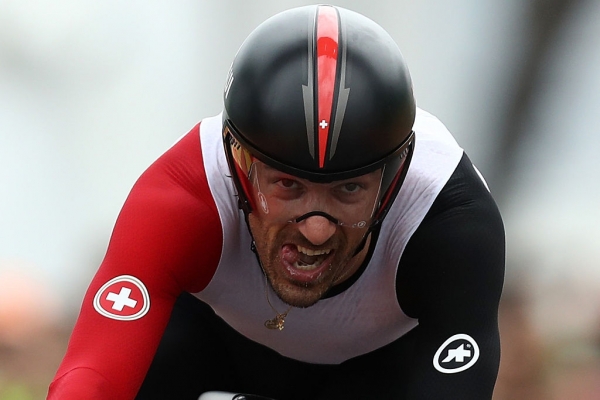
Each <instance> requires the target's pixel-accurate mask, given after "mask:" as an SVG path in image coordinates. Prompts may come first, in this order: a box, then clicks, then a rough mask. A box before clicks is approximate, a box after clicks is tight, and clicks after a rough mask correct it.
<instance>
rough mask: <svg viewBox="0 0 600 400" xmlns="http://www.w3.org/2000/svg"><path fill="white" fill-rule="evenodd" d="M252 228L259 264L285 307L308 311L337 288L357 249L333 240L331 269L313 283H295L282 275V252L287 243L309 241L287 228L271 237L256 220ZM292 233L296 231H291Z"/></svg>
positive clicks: (336, 238) (252, 221) (272, 234)
mask: <svg viewBox="0 0 600 400" xmlns="http://www.w3.org/2000/svg"><path fill="white" fill-rule="evenodd" d="M249 222H250V227H251V231H252V233H253V236H254V240H255V246H256V252H257V255H258V258H259V262H260V264H261V267H262V269H263V272H264V274H265V275H266V277H267V281H268V282H269V285H270V286H271V288H272V289H273V291H274V292H275V294H276V295H277V297H279V299H280V300H281V301H283V302H284V303H286V304H288V305H290V306H293V307H297V308H307V307H310V306H312V305H314V304H316V303H317V302H318V301H319V300H321V299H322V298H323V296H325V295H326V294H327V292H328V291H329V289H331V287H333V286H334V284H335V283H336V280H337V278H338V277H339V276H340V275H341V274H342V273H343V272H344V267H345V266H346V265H348V263H349V261H350V260H351V259H352V257H353V255H354V249H352V251H351V250H349V249H348V247H349V246H348V242H347V240H344V239H342V238H340V237H339V236H338V237H334V238H332V242H333V243H332V244H331V246H332V247H333V248H334V249H335V250H334V251H335V252H336V254H334V258H333V260H332V262H331V265H330V266H329V268H328V269H327V270H326V271H325V272H324V273H323V275H322V276H321V277H320V278H318V279H317V280H315V281H314V282H308V283H303V282H294V281H290V280H289V279H288V278H287V277H285V276H284V275H285V272H283V271H282V269H284V268H285V267H283V262H282V260H281V258H280V255H279V253H280V249H281V247H282V246H283V244H284V243H298V244H303V242H305V241H306V240H303V239H302V238H301V237H298V236H297V234H295V233H291V231H290V232H286V228H283V229H282V230H280V231H278V232H276V233H271V234H269V232H268V231H266V230H265V229H264V228H263V227H262V226H261V224H260V222H259V221H257V220H256V219H253V218H250V219H249ZM290 229H293V228H291V227H290Z"/></svg>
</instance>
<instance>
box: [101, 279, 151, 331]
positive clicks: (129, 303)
mask: <svg viewBox="0 0 600 400" xmlns="http://www.w3.org/2000/svg"><path fill="white" fill-rule="evenodd" d="M94 308H95V309H96V311H98V312H99V313H100V314H101V315H104V316H105V317H107V318H111V319H116V320H121V321H133V320H136V319H139V318H142V317H143V316H144V315H146V313H147V312H148V310H149V309H150V296H149V295H148V290H147V289H146V287H145V286H144V284H143V283H142V281H140V280H139V279H137V278H136V277H134V276H130V275H121V276H117V277H116V278H113V279H111V280H110V281H108V282H106V283H105V284H104V286H102V287H101V288H100V290H98V293H96V296H95V297H94Z"/></svg>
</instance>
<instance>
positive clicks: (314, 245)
mask: <svg viewBox="0 0 600 400" xmlns="http://www.w3.org/2000/svg"><path fill="white" fill-rule="evenodd" d="M250 180H251V182H252V187H253V196H254V200H255V204H256V210H254V211H253V212H252V213H250V214H249V216H248V222H249V225H250V229H251V231H252V234H253V236H254V239H255V242H256V249H257V251H258V256H259V258H260V260H261V263H262V266H263V269H264V271H265V274H266V275H267V278H268V280H269V282H270V284H271V286H272V288H273V290H274V291H275V293H277V295H278V296H279V297H280V298H281V300H283V301H284V302H286V303H288V304H290V305H292V306H295V307H308V306H311V305H313V304H315V303H316V302H317V301H318V300H319V299H320V298H321V297H322V296H323V295H324V294H325V293H326V292H327V290H329V289H330V288H331V287H332V286H334V285H336V284H339V283H341V282H342V281H344V280H345V279H347V278H348V277H350V276H351V275H352V274H353V273H354V272H355V271H356V269H357V268H358V267H359V266H360V263H361V262H362V260H364V255H365V253H366V246H365V249H363V250H362V251H361V252H360V253H359V254H358V255H356V256H355V252H356V249H357V247H358V245H359V244H360V242H361V240H362V239H363V236H364V235H365V233H366V232H367V229H368V226H369V224H370V219H371V217H372V214H373V210H374V208H375V205H376V202H377V198H378V195H379V189H380V184H381V170H377V171H375V172H372V173H369V174H366V175H362V176H359V177H356V178H352V179H348V180H343V181H334V182H331V183H314V182H310V181H308V180H305V179H301V178H297V177H295V176H292V175H289V174H285V173H283V172H281V171H278V170H276V169H274V168H271V167H269V166H267V165H265V164H263V163H260V162H256V163H255V164H254V165H253V170H252V172H251V174H250ZM313 212H316V213H314V214H313ZM307 214H308V216H307Z"/></svg>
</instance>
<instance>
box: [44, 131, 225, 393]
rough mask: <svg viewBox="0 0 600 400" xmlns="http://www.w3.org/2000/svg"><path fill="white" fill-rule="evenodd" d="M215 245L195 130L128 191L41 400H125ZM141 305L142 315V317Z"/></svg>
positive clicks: (212, 264)
mask: <svg viewBox="0 0 600 400" xmlns="http://www.w3.org/2000/svg"><path fill="white" fill-rule="evenodd" d="M221 242H222V238H221V226H220V221H219V217H218V213H217V210H216V206H215V205H214V202H213V200H212V197H210V190H209V188H208V185H207V182H206V177H205V175H204V170H203V164H202V154H201V151H200V143H199V135H198V126H196V127H195V128H194V129H193V130H192V131H191V132H190V133H188V135H186V136H185V137H183V138H182V139H181V140H180V141H179V142H178V143H177V144H176V145H175V146H173V147H172V148H171V149H170V150H169V151H167V152H166V153H165V154H164V155H163V156H162V157H161V158H159V159H158V160H157V161H156V162H155V163H154V164H153V165H152V166H151V167H150V168H149V169H148V170H147V171H146V172H145V173H144V174H143V175H142V176H141V177H140V179H139V180H138V181H137V182H136V184H135V185H134V187H133V189H132V191H131V193H130V195H129V197H128V199H127V201H126V202H125V204H124V206H123V209H122V211H121V213H120V215H119V217H118V219H117V222H116V225H115V228H114V231H113V234H112V237H111V240H110V244H109V247H108V250H107V254H106V256H105V258H104V260H103V262H102V264H101V266H100V268H99V270H98V271H97V273H96V275H95V276H94V278H93V280H92V282H91V284H90V286H89V288H88V291H87V293H86V295H85V298H84V300H83V304H82V308H81V313H80V315H79V318H78V320H77V323H76V325H75V328H74V331H73V334H72V336H71V340H70V343H69V347H68V349H67V353H66V356H65V358H64V360H63V362H62V364H61V366H60V368H59V370H58V372H57V374H56V376H55V378H54V381H53V382H52V384H51V386H50V391H49V399H61V400H64V399H83V398H85V399H109V398H110V399H133V398H134V397H135V395H136V393H137V391H138V389H139V386H140V385H141V383H142V381H143V379H144V376H145V374H146V372H147V369H148V367H149V365H150V363H151V361H152V358H153V356H154V353H155V351H156V349H157V347H158V343H159V341H160V338H161V336H162V333H163V331H164V329H165V327H166V324H167V322H168V320H169V316H170V313H171V309H172V307H173V304H174V302H175V300H176V298H177V297H178V295H179V294H180V293H181V292H182V291H190V292H196V291H199V290H201V289H202V288H204V287H205V286H206V285H207V284H208V282H209V281H210V278H211V277H212V274H213V273H214V270H215V268H216V266H217V264H218V260H219V257H220V249H221ZM121 276H126V277H134V278H135V279H137V282H138V284H137V285H135V284H133V286H132V284H131V282H130V281H131V279H130V278H126V279H125V280H123V279H118V277H121ZM115 278H117V280H116V281H115V283H114V284H113V285H112V286H110V287H105V285H106V284H107V283H108V282H110V281H112V280H113V279H115ZM128 281H129V282H128ZM103 287H104V288H105V290H102V288H103ZM123 287H125V292H122V291H121V290H122V288H123ZM144 291H147V297H146V299H144V296H143V292H144ZM111 293H112V295H111ZM121 293H123V296H121ZM109 295H110V296H111V297H110V298H108V296H109ZM117 296H120V297H117ZM119 298H120V299H121V300H119ZM111 299H112V300H111ZM118 302H119V303H118ZM143 305H146V306H148V305H149V308H147V310H146V311H144V309H143ZM113 306H114V307H113ZM115 307H116V308H115ZM119 309H120V310H119ZM115 315H116V316H117V317H116V318H115ZM132 315H133V317H132ZM136 315H137V316H136ZM122 316H125V317H130V319H128V320H127V319H122V318H121V319H119V317H122Z"/></svg>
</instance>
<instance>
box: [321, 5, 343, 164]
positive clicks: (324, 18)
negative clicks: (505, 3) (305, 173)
mask: <svg viewBox="0 0 600 400" xmlns="http://www.w3.org/2000/svg"><path fill="white" fill-rule="evenodd" d="M338 35H339V26H338V18H337V12H336V10H335V8H333V7H329V6H321V7H319V8H318V13H317V95H318V97H317V101H318V103H317V104H318V118H319V119H318V124H317V131H318V132H319V135H318V138H319V168H323V167H324V166H325V153H326V152H327V151H326V150H327V141H328V139H329V127H330V125H331V110H332V107H333V94H334V90H335V73H336V68H337V56H338Z"/></svg>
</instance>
